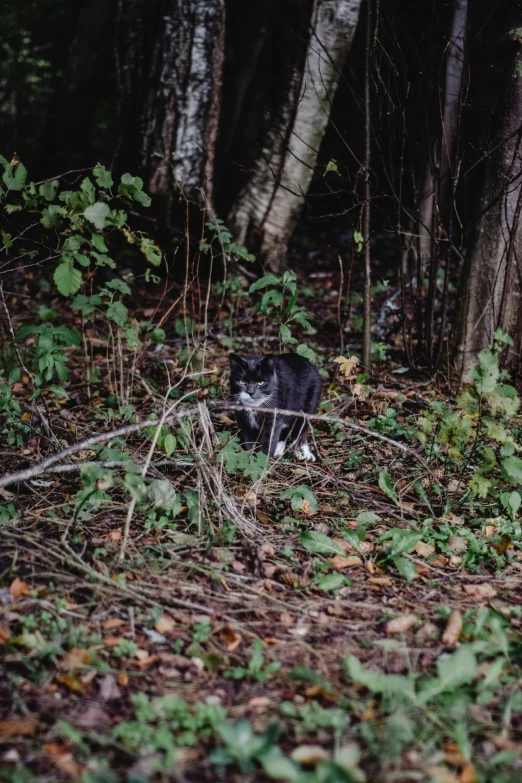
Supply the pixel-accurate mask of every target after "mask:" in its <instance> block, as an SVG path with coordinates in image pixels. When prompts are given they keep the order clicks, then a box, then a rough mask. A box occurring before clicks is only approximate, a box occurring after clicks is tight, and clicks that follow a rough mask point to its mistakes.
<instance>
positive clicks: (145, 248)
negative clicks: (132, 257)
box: [140, 237, 162, 266]
mask: <svg viewBox="0 0 522 783" xmlns="http://www.w3.org/2000/svg"><path fill="white" fill-rule="evenodd" d="M140 250H141V252H142V253H143V255H144V256H145V258H146V259H147V261H149V262H150V263H151V264H153V265H154V266H159V265H160V264H161V258H162V256H161V250H160V249H159V247H158V246H157V245H156V244H154V242H153V241H152V239H148V238H147V237H143V238H142V240H141V244H140Z"/></svg>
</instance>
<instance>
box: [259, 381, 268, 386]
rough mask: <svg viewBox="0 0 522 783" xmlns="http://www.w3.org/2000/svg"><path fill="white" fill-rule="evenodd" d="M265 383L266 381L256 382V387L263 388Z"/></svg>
mask: <svg viewBox="0 0 522 783" xmlns="http://www.w3.org/2000/svg"><path fill="white" fill-rule="evenodd" d="M265 383H266V381H258V382H257V385H258V386H264V385H265Z"/></svg>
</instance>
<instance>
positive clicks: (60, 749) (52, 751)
mask: <svg viewBox="0 0 522 783" xmlns="http://www.w3.org/2000/svg"><path fill="white" fill-rule="evenodd" d="M44 748H45V750H46V751H47V753H48V754H49V756H50V758H51V761H52V762H53V764H54V766H55V767H57V768H58V769H59V770H60V771H61V772H65V774H66V775H69V776H70V777H71V778H79V777H80V776H81V773H82V768H81V766H80V765H79V764H78V762H77V761H75V760H74V756H73V754H72V751H71V746H70V745H60V744H59V743H58V742H46V743H45V745H44Z"/></svg>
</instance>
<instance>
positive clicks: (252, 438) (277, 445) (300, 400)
mask: <svg viewBox="0 0 522 783" xmlns="http://www.w3.org/2000/svg"><path fill="white" fill-rule="evenodd" d="M230 393H231V396H232V399H233V400H234V402H238V403H240V404H241V405H243V406H244V408H245V410H244V411H238V412H237V415H236V420H237V423H238V426H239V428H240V430H241V443H242V445H243V447H244V448H246V449H260V450H261V451H263V452H264V453H265V454H269V455H270V456H271V457H274V456H275V457H279V456H281V455H282V454H283V453H284V450H285V448H286V446H287V445H293V446H294V448H295V450H296V454H297V456H298V458H300V459H311V460H314V459H315V457H314V455H313V454H312V452H311V451H310V448H309V446H308V443H307V442H306V433H307V430H308V422H307V421H306V420H305V419H300V418H298V417H295V416H282V415H279V414H278V415H277V416H275V421H274V414H272V413H266V414H265V413H261V412H260V411H249V410H248V408H249V407H252V406H256V407H262V408H279V409H280V410H281V409H282V410H291V411H299V412H302V413H311V414H314V413H317V407H318V405H319V398H320V396H321V377H320V375H319V373H318V372H317V370H316V369H315V367H314V366H313V365H312V364H310V362H309V361H308V359H305V358H304V357H303V356H298V355H297V354H294V353H284V354H282V355H281V356H274V355H272V354H270V355H268V356H244V357H241V356H237V355H236V354H234V353H233V354H231V355H230ZM287 441H288V443H287Z"/></svg>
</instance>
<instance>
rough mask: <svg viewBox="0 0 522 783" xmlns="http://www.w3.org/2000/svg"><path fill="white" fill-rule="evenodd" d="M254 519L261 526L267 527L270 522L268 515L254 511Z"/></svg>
mask: <svg viewBox="0 0 522 783" xmlns="http://www.w3.org/2000/svg"><path fill="white" fill-rule="evenodd" d="M256 518H257V519H258V520H259V521H260V522H261V524H262V525H269V524H270V522H271V519H270V517H269V516H268V514H265V513H264V511H256Z"/></svg>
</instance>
